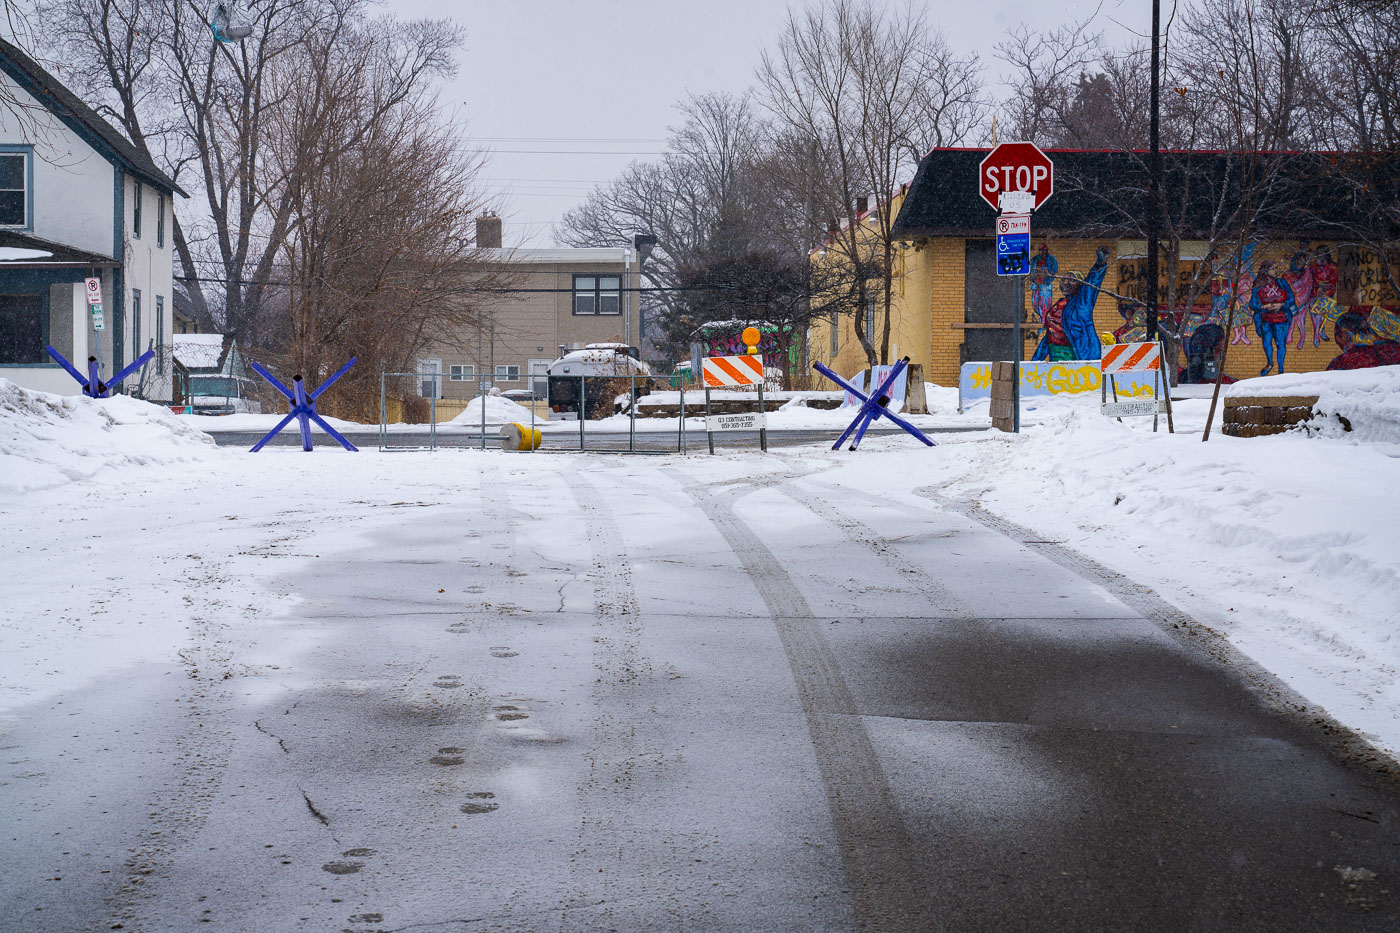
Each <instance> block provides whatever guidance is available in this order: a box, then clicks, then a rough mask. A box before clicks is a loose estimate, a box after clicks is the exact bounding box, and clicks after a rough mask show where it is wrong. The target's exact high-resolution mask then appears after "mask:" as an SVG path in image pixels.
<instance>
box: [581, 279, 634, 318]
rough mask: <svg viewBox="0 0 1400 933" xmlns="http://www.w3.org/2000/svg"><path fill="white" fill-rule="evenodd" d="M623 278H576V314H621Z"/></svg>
mask: <svg viewBox="0 0 1400 933" xmlns="http://www.w3.org/2000/svg"><path fill="white" fill-rule="evenodd" d="M621 313H622V277H621V276H618V275H576V276H574V314H621Z"/></svg>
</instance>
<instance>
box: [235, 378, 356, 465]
mask: <svg viewBox="0 0 1400 933" xmlns="http://www.w3.org/2000/svg"><path fill="white" fill-rule="evenodd" d="M357 359H358V357H353V356H352V357H351V358H350V362H348V363H346V364H345V365H344V366H342V367H340V369H338V370H336V373H335V375H334V376H332V377H330V378H329V379H327V380H326V381H325V382H323V383H321V385H320V387H319V388H317V389H316V390H315V391H313V392H310V393H308V392H307V391H306V386H305V385H303V384H302V381H301V376H300V375H297V376H294V377H292V388H291V389H288V388H287V387H286V386H284V385H283V384H282V383H281V382H280V381H279V380H278V379H277V377H276V376H274V375H272V373H270V372H268V371H267V370H265V369H263V368H262V367H261V366H259V365H258V364H257V363H249V364H248V365H249V366H250V367H251V368H252V370H253V371H254V372H255V373H257V374H258V375H259V376H262V377H263V378H264V379H266V380H267V381H268V382H269V383H271V384H272V387H273V388H274V389H276V390H277V391H278V392H281V393H282V394H283V395H285V396H286V397H287V401H288V402H291V404H292V410H291V412H289V413H288V415H287V417H285V418H283V419H282V420H281V421H279V422H277V427H275V428H273V429H272V430H271V431H268V432H267V434H266V435H265V436H264V437H263V439H262V440H260V441H258V442H257V443H256V444H254V445H253V449H252V450H251V451H249V452H250V453H257V452H258V451H260V450H262V449H263V446H264V445H265V444H267V442H268V441H270V440H272V439H273V438H274V437H276V436H277V434H278V433H280V432H281V430H282V429H283V428H285V427H286V426H287V425H289V424H291V422H292V419H293V418H295V419H297V423H298V424H299V425H300V427H301V449H302V450H306V451H309V450H311V447H312V444H311V422H313V421H314V422H316V423H317V424H318V425H320V427H321V430H322V431H325V432H326V433H327V434H329V435H330V436H331V437H333V438H335V439H336V440H337V441H339V442H340V446H341V447H344V448H345V449H346V450H354V451H358V450H359V448H358V447H356V446H355V445H354V444H352V443H350V442H349V441H347V440H346V439H345V438H344V437H343V436H342V435H341V433H340V432H339V431H337V430H336V429H335V428H333V427H331V426H330V425H328V424H326V421H325V419H324V418H322V417H321V416H320V415H318V414H316V399H318V398H320V397H321V393H322V392H324V391H326V390H327V389H329V388H330V387H331V386H332V385H333V384H334V383H335V381H336V380H337V379H339V378H340V377H341V376H343V375H345V374H346V373H347V372H349V371H350V367H351V366H354V365H355V361H356V360H357Z"/></svg>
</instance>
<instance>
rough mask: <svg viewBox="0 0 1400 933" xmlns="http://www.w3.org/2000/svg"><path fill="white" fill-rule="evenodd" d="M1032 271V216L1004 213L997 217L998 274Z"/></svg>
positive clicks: (1018, 273)
mask: <svg viewBox="0 0 1400 933" xmlns="http://www.w3.org/2000/svg"><path fill="white" fill-rule="evenodd" d="M1030 271H1031V219H1030V216H1029V215H1027V214H1003V215H1002V216H1000V217H998V218H997V275H1027V274H1029V272H1030Z"/></svg>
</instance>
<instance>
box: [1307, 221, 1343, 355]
mask: <svg viewBox="0 0 1400 933" xmlns="http://www.w3.org/2000/svg"><path fill="white" fill-rule="evenodd" d="M1308 271H1309V273H1311V275H1312V301H1311V302H1309V303H1308V317H1310V318H1312V326H1313V346H1315V347H1319V346H1322V342H1323V341H1324V340H1327V339H1329V338H1328V336H1327V329H1326V328H1325V327H1324V326H1323V325H1324V324H1325V323H1326V321H1327V315H1328V312H1329V311H1330V310H1332V309H1334V308H1335V307H1336V305H1337V264H1336V263H1335V262H1333V261H1332V251H1331V250H1330V249H1328V248H1327V247H1326V246H1319V247H1318V248H1317V250H1316V252H1314V253H1313V256H1312V265H1310V266H1309V267H1308ZM1303 323H1304V322H1303V315H1302V314H1299V315H1298V349H1299V350H1301V349H1303V337H1304V333H1303V330H1304V326H1303Z"/></svg>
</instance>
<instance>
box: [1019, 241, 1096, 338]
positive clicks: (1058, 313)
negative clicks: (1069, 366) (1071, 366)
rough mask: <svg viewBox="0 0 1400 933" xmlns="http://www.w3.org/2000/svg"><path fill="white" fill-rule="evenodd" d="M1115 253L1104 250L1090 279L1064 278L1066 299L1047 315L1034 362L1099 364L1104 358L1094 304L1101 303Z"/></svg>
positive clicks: (1061, 284) (1088, 275) (1063, 291)
mask: <svg viewBox="0 0 1400 933" xmlns="http://www.w3.org/2000/svg"><path fill="white" fill-rule="evenodd" d="M1111 252H1112V250H1110V249H1109V248H1108V247H1107V246H1100V247H1099V249H1098V253H1097V254H1096V256H1095V258H1094V265H1093V267H1092V268H1091V269H1090V270H1089V273H1088V274H1087V275H1083V276H1081V275H1080V274H1079V273H1077V272H1072V273H1070V274H1069V275H1066V276H1061V277H1060V290H1061V292H1062V293H1063V297H1061V298H1060V300H1059V301H1057V302H1055V304H1053V305H1052V306H1050V307H1049V308H1048V309H1047V310H1046V312H1045V320H1044V333H1042V334H1041V337H1040V343H1039V344H1038V345H1037V346H1036V348H1035V355H1034V356H1032V357H1031V359H1032V360H1051V361H1059V360H1096V359H1098V358H1099V357H1100V356H1102V355H1103V345H1102V344H1100V343H1099V335H1098V332H1097V331H1096V330H1095V328H1094V303H1095V302H1097V301H1098V299H1099V289H1100V288H1101V287H1102V286H1103V277H1104V273H1106V272H1107V271H1108V257H1109V254H1110V253H1111Z"/></svg>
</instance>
